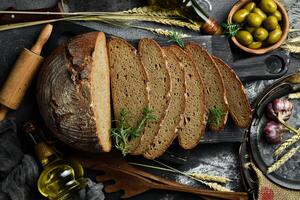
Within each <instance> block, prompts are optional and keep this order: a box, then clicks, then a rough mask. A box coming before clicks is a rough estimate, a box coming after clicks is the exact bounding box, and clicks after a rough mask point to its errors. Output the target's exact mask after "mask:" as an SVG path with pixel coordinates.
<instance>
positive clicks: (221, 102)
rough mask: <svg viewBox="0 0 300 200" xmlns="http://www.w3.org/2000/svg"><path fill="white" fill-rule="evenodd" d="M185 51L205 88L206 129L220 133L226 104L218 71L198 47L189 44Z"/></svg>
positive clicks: (226, 109) (223, 124) (225, 113)
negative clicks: (207, 112) (207, 113)
mask: <svg viewBox="0 0 300 200" xmlns="http://www.w3.org/2000/svg"><path fill="white" fill-rule="evenodd" d="M185 51H186V52H188V54H189V55H191V57H192V60H193V62H194V63H195V65H196V67H197V69H198V70H199V73H200V74H201V76H202V77H203V81H204V84H205V86H206V90H205V93H206V97H207V107H208V110H209V115H208V127H209V129H210V130H212V131H220V130H222V129H223V128H224V126H225V123H226V121H227V116H228V104H227V99H226V94H225V88H224V83H223V79H222V77H221V74H220V71H219V69H218V68H217V66H216V64H215V62H214V61H213V59H212V58H211V56H210V55H209V54H208V52H207V51H206V50H204V49H203V48H202V47H201V46H200V45H198V44H196V43H189V44H187V45H186V47H185ZM216 115H218V116H216Z"/></svg>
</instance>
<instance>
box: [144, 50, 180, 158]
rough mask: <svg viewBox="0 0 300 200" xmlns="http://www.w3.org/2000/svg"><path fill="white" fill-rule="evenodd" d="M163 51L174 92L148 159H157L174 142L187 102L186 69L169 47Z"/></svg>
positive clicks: (148, 150) (145, 153)
mask: <svg viewBox="0 0 300 200" xmlns="http://www.w3.org/2000/svg"><path fill="white" fill-rule="evenodd" d="M163 51H164V53H165V55H166V56H167V67H168V68H169V72H170V76H171V83H172V85H171V88H172V92H171V93H170V94H171V98H170V103H169V105H168V108H167V112H166V115H165V117H164V119H163V121H162V122H161V124H160V129H159V131H158V133H157V135H156V136H155V138H154V140H153V142H152V144H151V145H150V146H149V148H148V149H147V151H146V152H144V154H143V155H144V157H145V158H148V159H155V158H157V157H159V156H161V155H162V154H163V153H164V152H165V151H166V150H167V149H168V147H169V146H170V145H171V144H172V141H173V140H174V139H175V138H176V136H177V128H178V127H179V122H180V121H181V119H182V114H183V112H184V108H185V104H186V97H185V92H186V87H185V81H184V69H183V67H182V65H181V64H180V63H179V60H178V59H177V57H176V55H175V54H174V53H173V52H172V51H171V50H170V49H169V48H167V47H164V48H163Z"/></svg>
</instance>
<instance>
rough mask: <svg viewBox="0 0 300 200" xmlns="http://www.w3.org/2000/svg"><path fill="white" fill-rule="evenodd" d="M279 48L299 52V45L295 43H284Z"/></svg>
mask: <svg viewBox="0 0 300 200" xmlns="http://www.w3.org/2000/svg"><path fill="white" fill-rule="evenodd" d="M281 48H282V49H284V50H286V51H289V52H291V53H300V46H299V45H296V44H284V45H282V46H281Z"/></svg>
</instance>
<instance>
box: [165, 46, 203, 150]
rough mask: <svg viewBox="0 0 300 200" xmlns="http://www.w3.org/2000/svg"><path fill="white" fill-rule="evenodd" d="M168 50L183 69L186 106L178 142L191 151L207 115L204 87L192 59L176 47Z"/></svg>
mask: <svg viewBox="0 0 300 200" xmlns="http://www.w3.org/2000/svg"><path fill="white" fill-rule="evenodd" d="M170 49H171V50H172V52H173V53H175V55H176V56H177V58H178V59H179V61H180V62H181V63H182V65H183V67H184V69H185V82H186V106H185V110H184V114H183V122H182V126H181V128H180V129H179V130H178V141H179V145H180V146H181V147H182V148H184V149H192V148H194V147H195V146H196V145H197V144H198V143H199V142H200V139H201V137H202V136H203V135H204V132H205V126H206V122H207V115H208V110H207V106H206V104H207V102H206V95H205V86H204V83H203V81H202V77H201V76H200V74H199V73H198V70H197V69H196V66H195V64H194V62H193V61H192V58H191V57H190V56H189V55H188V54H187V53H186V52H185V51H184V50H183V49H181V48H180V47H178V46H175V45H174V46H171V47H170Z"/></svg>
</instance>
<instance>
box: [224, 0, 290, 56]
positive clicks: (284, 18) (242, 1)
mask: <svg viewBox="0 0 300 200" xmlns="http://www.w3.org/2000/svg"><path fill="white" fill-rule="evenodd" d="M249 2H251V0H239V1H238V2H237V3H235V4H234V5H233V7H232V8H231V10H230V12H229V14H228V18H227V22H228V23H232V16H233V14H234V13H235V12H236V11H238V10H239V9H241V8H242V7H243V6H244V5H246V4H247V3H249ZM274 2H275V3H276V4H277V9H278V11H279V12H280V13H281V14H282V21H281V29H282V36H281V38H280V40H278V42H276V43H275V44H273V45H271V46H268V47H262V48H259V49H250V48H248V47H246V46H244V45H242V44H240V43H239V42H238V41H237V39H236V38H235V37H232V38H231V39H232V42H233V43H234V44H235V45H236V46H237V47H239V48H240V49H242V50H243V51H246V52H248V53H253V54H264V53H267V52H269V51H272V50H274V49H277V48H278V47H280V45H281V44H282V43H283V42H284V40H285V39H286V37H287V35H288V32H289V17H288V14H287V12H286V10H285V9H284V7H283V5H281V4H280V3H279V2H278V1H276V0H274Z"/></svg>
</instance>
